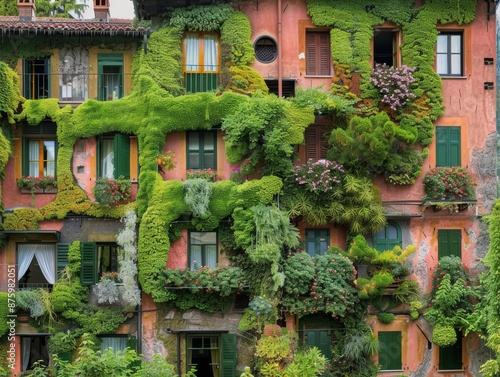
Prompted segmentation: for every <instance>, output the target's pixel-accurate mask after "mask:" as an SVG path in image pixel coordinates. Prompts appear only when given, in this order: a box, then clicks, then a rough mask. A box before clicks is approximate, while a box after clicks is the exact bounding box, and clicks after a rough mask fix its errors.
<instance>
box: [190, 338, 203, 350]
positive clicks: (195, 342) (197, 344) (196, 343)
mask: <svg viewBox="0 0 500 377" xmlns="http://www.w3.org/2000/svg"><path fill="white" fill-rule="evenodd" d="M202 341H203V338H191V348H202V347H203V343H202Z"/></svg>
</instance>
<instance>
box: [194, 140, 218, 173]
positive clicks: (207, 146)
mask: <svg viewBox="0 0 500 377" xmlns="http://www.w3.org/2000/svg"><path fill="white" fill-rule="evenodd" d="M216 146H217V133H216V132H215V131H190V132H188V133H187V168H188V169H208V168H210V169H217V159H216V158H217V147H216Z"/></svg>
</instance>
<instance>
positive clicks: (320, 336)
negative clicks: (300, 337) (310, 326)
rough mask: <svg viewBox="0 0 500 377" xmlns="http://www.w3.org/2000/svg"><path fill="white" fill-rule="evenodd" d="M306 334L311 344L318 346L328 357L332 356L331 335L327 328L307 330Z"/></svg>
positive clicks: (308, 342)
mask: <svg viewBox="0 0 500 377" xmlns="http://www.w3.org/2000/svg"><path fill="white" fill-rule="evenodd" d="M304 335H305V337H306V343H307V344H308V345H309V346H311V347H317V348H318V349H319V350H320V351H321V353H322V354H323V355H324V356H325V357H327V358H331V357H332V351H331V336H330V334H329V332H328V331H327V330H307V331H305V332H304Z"/></svg>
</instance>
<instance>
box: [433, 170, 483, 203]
mask: <svg viewBox="0 0 500 377" xmlns="http://www.w3.org/2000/svg"><path fill="white" fill-rule="evenodd" d="M475 186H476V185H475V183H474V181H473V179H472V177H471V175H470V173H469V172H468V171H467V170H465V169H464V168H462V167H460V166H452V167H447V166H439V167H436V168H434V169H432V170H430V171H428V172H427V173H426V174H425V177H424V191H425V197H424V200H450V201H460V200H473V199H475V198H476V192H475Z"/></svg>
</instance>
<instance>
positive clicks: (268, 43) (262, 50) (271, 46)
mask: <svg viewBox="0 0 500 377" xmlns="http://www.w3.org/2000/svg"><path fill="white" fill-rule="evenodd" d="M254 49H255V58H256V59H257V60H258V61H259V62H261V63H272V62H273V61H274V60H275V59H276V57H277V56H278V47H277V46H276V41H275V40H274V39H273V38H271V37H268V36H263V37H259V38H258V39H257V40H256V41H255V43H254Z"/></svg>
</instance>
